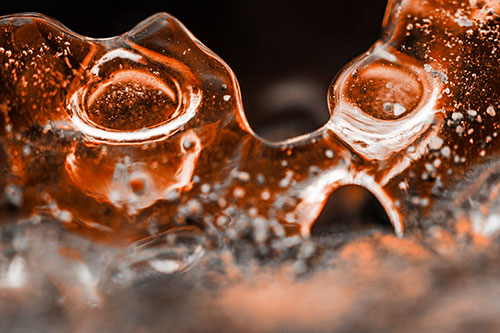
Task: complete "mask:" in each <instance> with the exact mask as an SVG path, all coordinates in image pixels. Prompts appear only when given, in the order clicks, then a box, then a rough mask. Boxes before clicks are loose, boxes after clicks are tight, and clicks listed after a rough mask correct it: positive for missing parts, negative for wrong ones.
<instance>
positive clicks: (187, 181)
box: [0, 0, 500, 243]
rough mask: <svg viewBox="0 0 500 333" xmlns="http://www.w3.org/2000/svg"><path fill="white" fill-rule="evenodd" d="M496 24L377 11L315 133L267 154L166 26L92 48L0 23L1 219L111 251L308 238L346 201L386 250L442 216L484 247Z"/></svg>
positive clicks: (201, 54) (201, 50)
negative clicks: (378, 230) (356, 206)
mask: <svg viewBox="0 0 500 333" xmlns="http://www.w3.org/2000/svg"><path fill="white" fill-rule="evenodd" d="M498 11H499V5H498V4H497V3H496V2H492V1H489V2H488V1H487V2H484V1H483V2H468V1H461V2H460V3H458V4H457V3H455V2H451V1H444V0H442V1H438V0H434V1H427V2H426V3H425V4H423V3H415V2H411V1H393V2H391V3H390V4H389V6H388V11H387V15H386V18H385V22H384V35H383V37H382V39H381V40H380V41H378V42H377V43H376V44H375V45H374V46H373V47H372V48H371V49H370V50H369V51H368V52H367V53H365V54H364V55H362V56H361V57H359V58H358V59H357V60H356V61H354V62H353V63H352V64H351V65H350V66H348V67H347V68H346V69H345V70H344V71H343V72H342V73H341V74H340V75H339V76H338V78H337V79H336V80H335V82H334V83H333V84H332V86H331V89H330V91H329V95H328V98H329V105H330V111H331V112H330V113H331V117H330V120H329V121H328V123H327V124H326V125H325V126H324V127H323V128H321V129H319V130H318V131H316V132H314V133H310V134H308V135H305V136H301V137H297V138H294V139H290V140H287V141H284V142H279V143H270V142H267V141H265V140H263V139H261V138H259V137H257V136H256V135H255V134H254V133H253V131H252V129H251V128H250V126H249V124H248V122H247V121H246V118H245V114H244V111H243V107H242V102H241V97H240V92H239V87H238V83H237V81H236V78H235V76H234V74H233V73H232V72H231V70H230V69H229V67H228V66H227V65H226V64H225V63H224V62H223V61H222V60H221V59H220V58H218V57H217V56H216V55H215V54H213V53H212V52H211V51H210V50H208V49H207V48H206V47H205V46H203V45H202V44H201V43H200V42H199V41H198V40H196V39H195V38H194V37H193V36H192V35H191V34H190V33H189V32H188V31H187V30H186V29H185V28H184V27H183V26H182V24H181V23H179V22H178V21H177V20H176V19H175V18H173V17H171V16H169V15H168V14H158V15H155V16H153V17H151V18H149V19H148V20H146V21H144V22H142V23H141V24H139V25H138V26H137V27H136V28H134V29H133V30H132V31H130V32H129V33H127V34H124V35H122V36H119V37H115V38H110V39H102V40H100V39H90V38H85V37H81V36H78V35H76V34H74V33H72V32H70V31H68V30H67V29H66V28H64V27H63V26H61V25H60V24H59V23H57V22H55V21H52V20H50V19H47V18H45V17H43V16H40V15H35V14H33V15H32V14H25V15H17V16H9V17H3V18H2V19H1V20H0V32H1V34H0V43H1V44H0V63H1V64H3V66H2V67H1V68H0V76H1V78H2V80H1V85H0V96H1V104H0V107H1V110H2V113H3V118H2V121H3V124H2V127H1V130H2V132H1V133H0V134H1V141H0V143H1V145H2V148H3V154H2V168H3V170H4V177H3V179H2V186H3V189H4V193H5V196H4V199H3V201H4V202H3V205H4V207H7V206H9V207H15V209H14V214H13V216H10V217H9V218H12V219H19V218H25V217H30V216H33V215H37V214H42V215H44V216H47V215H48V216H50V217H52V218H55V219H57V220H59V221H60V222H61V223H63V224H64V225H65V226H66V227H67V228H69V229H72V230H78V231H79V232H82V233H84V234H88V235H94V236H97V237H99V238H101V239H106V240H108V241H112V242H115V241H118V242H123V241H124V242H125V243H127V242H134V241H140V242H148V240H151V239H155V237H156V236H157V235H158V234H159V233H162V232H167V231H168V232H171V231H175V230H184V229H185V228H187V229H189V230H203V232H204V233H206V234H215V233H218V232H220V231H221V230H225V229H227V228H228V227H229V226H231V225H234V224H235V223H237V222H238V221H246V220H252V221H262V224H265V225H273V226H275V225H277V226H279V228H282V231H281V232H282V233H284V234H288V235H290V234H301V235H304V236H307V235H308V234H309V231H310V228H311V226H312V224H313V223H314V220H315V219H316V218H317V216H318V215H319V213H320V212H321V209H322V207H323V206H324V203H325V201H326V200H327V198H328V196H329V195H330V193H331V192H332V191H334V190H335V189H337V188H338V187H340V186H343V185H349V184H355V185H361V186H363V187H365V188H366V189H368V190H369V191H370V192H372V193H373V194H374V195H375V197H377V198H378V200H379V201H380V202H381V204H382V205H383V206H384V208H385V209H386V212H387V214H388V216H389V218H390V220H391V222H392V224H393V226H394V229H395V232H396V233H397V234H398V235H402V234H403V231H404V230H405V229H410V228H413V227H422V226H425V225H426V224H427V223H429V221H431V222H432V223H437V222H439V214H441V215H442V213H443V212H448V213H451V214H455V215H454V216H461V217H465V218H468V219H471V220H472V221H473V223H474V224H475V225H476V226H477V228H479V229H481V230H483V229H484V231H485V232H488V231H487V230H490V231H491V229H492V228H493V229H495V228H497V227H498V226H497V225H498V223H496V222H495V221H496V219H494V218H493V217H495V216H497V215H495V214H497V212H496V211H495V207H496V205H494V204H493V203H494V202H495V200H496V198H497V197H498V196H497V195H496V191H497V190H496V188H497V186H498V181H496V179H497V178H498V177H497V173H496V169H497V168H496V165H497V164H498V150H499V148H498V143H497V141H498V140H497V135H498V134H497V132H496V127H497V121H496V117H497V110H498V109H499V108H500V105H499V104H498V103H499V102H498V101H499V100H500V99H499V97H500V96H499V95H500V82H499V81H498V77H500V76H499V75H498V74H500V73H498V72H499V67H498V60H499V54H498V52H499V51H498V49H499V46H500V30H499V17H498V14H497V13H498ZM451 207H453V208H451ZM492 216H493V217H492ZM492 219H493V220H492ZM488 221H490V222H491V221H493V222H491V223H490V222H488ZM443 223H444V222H443Z"/></svg>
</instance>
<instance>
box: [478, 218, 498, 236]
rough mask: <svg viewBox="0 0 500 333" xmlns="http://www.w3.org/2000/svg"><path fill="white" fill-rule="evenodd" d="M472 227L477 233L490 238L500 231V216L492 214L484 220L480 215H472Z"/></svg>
mask: <svg viewBox="0 0 500 333" xmlns="http://www.w3.org/2000/svg"><path fill="white" fill-rule="evenodd" d="M471 219H472V226H473V229H474V232H475V233H478V234H481V235H483V236H486V237H489V236H493V235H494V234H496V233H497V232H498V231H499V230H500V215H499V214H490V215H489V216H487V217H486V218H483V216H482V215H480V214H479V213H475V214H474V213H473V214H471Z"/></svg>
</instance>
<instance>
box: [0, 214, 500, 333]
mask: <svg viewBox="0 0 500 333" xmlns="http://www.w3.org/2000/svg"><path fill="white" fill-rule="evenodd" d="M497 235H498V234H497ZM0 237H1V239H2V250H1V252H0V295H1V298H0V299H1V301H0V316H1V318H2V321H0V330H2V331H9V332H11V331H25V332H26V331H38V330H48V331H68V330H70V331H103V330H104V331H112V332H115V331H116V332H119V331H123V330H125V331H137V330H141V329H146V330H153V331H162V330H164V329H165V327H168V328H169V329H171V330H174V331H185V330H195V331H206V330H220V331H223V332H226V331H227V332H229V331H234V330H239V329H241V330H245V331H263V330H264V331H266V330H273V331H275V330H287V331H304V330H314V331H330V330H348V331H351V330H369V329H377V330H384V331H394V332H397V331H401V330H410V331H419V330H441V329H445V330H446V329H449V328H450V327H452V328H454V330H456V331H463V332H466V331H468V330H469V329H470V325H472V324H471V323H474V327H477V325H480V327H487V328H489V329H497V328H498V327H499V325H500V323H499V322H498V318H497V313H498V310H500V309H499V308H498V302H497V298H498V292H500V290H499V289H498V282H499V279H500V276H499V275H498V268H499V267H498V259H499V258H498V250H499V248H498V247H499V243H498V237H497V236H495V237H494V238H484V237H481V236H480V235H478V234H476V233H475V232H474V231H473V228H472V227H471V226H467V225H460V226H457V228H456V230H451V231H450V230H448V229H444V228H439V227H434V228H432V229H430V230H429V231H428V232H427V233H426V236H425V241H423V240H422V237H419V236H416V235H414V236H411V237H409V238H407V239H400V238H397V237H395V236H394V235H392V234H391V233H388V232H383V231H377V230H371V231H366V232H352V233H343V234H329V235H324V236H321V237H319V238H316V237H314V238H312V239H308V240H306V239H302V238H300V237H297V236H291V237H286V236H284V235H283V233H282V232H281V231H279V226H276V227H275V228H272V227H271V228H269V227H268V225H267V224H266V223H263V221H256V220H249V221H248V222H247V223H241V224H239V225H235V226H234V227H233V228H230V229H229V231H228V235H225V236H222V235H221V237H226V242H225V246H221V247H219V246H213V245H212V246H209V247H208V248H206V249H207V250H208V251H206V252H205V255H204V256H199V255H198V254H197V250H196V249H197V248H198V245H199V243H197V242H196V241H194V239H195V238H196V237H191V239H189V240H188V239H187V238H183V239H181V238H177V239H174V238H173V237H172V238H171V243H170V245H171V247H170V248H168V249H167V248H166V247H164V250H163V253H160V252H159V251H156V253H153V252H149V251H148V250H147V249H144V248H140V246H132V247H130V248H123V247H110V246H109V245H102V244H99V243H97V242H95V241H91V240H89V239H88V238H84V237H81V236H78V235H75V234H74V233H71V232H68V231H67V230H64V229H63V228H61V226H60V224H59V223H58V222H56V221H50V220H42V219H38V220H31V221H24V222H22V223H20V224H17V225H15V226H11V227H4V228H2V230H1V232H0ZM209 243H212V244H214V243H213V242H206V243H205V244H209ZM179 258H184V259H187V258H189V259H188V261H189V264H188V265H185V263H186V262H184V263H182V262H181V261H179ZM41 263H43V264H41ZM181 266H182V268H183V269H181V270H177V271H176V272H173V271H174V270H175V269H174V268H176V267H177V268H179V267H181ZM478 304H480V306H478ZM381 308H382V309H383V311H381V310H380V309H381Z"/></svg>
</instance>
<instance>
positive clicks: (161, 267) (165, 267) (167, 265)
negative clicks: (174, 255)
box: [149, 260, 181, 274]
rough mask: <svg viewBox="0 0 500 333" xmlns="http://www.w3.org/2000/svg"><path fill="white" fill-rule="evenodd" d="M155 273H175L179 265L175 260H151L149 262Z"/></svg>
mask: <svg viewBox="0 0 500 333" xmlns="http://www.w3.org/2000/svg"><path fill="white" fill-rule="evenodd" d="M149 264H150V265H151V267H153V268H154V269H155V270H156V271H158V272H160V273H164V274H171V273H174V272H177V271H178V270H179V269H180V268H181V265H180V264H179V262H177V261H175V260H152V261H150V262H149Z"/></svg>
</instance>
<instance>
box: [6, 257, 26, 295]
mask: <svg viewBox="0 0 500 333" xmlns="http://www.w3.org/2000/svg"><path fill="white" fill-rule="evenodd" d="M27 282H28V271H27V269H26V261H25V260H24V259H23V257H21V256H19V255H17V256H15V257H14V259H12V261H11V262H10V265H9V268H8V270H7V274H5V279H4V281H3V283H2V284H0V287H4V288H12V289H14V288H21V287H23V286H25V285H26V283H27Z"/></svg>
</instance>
